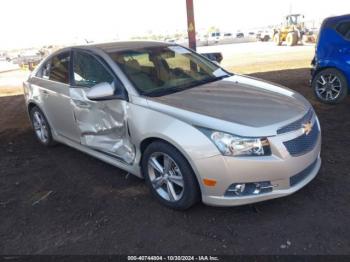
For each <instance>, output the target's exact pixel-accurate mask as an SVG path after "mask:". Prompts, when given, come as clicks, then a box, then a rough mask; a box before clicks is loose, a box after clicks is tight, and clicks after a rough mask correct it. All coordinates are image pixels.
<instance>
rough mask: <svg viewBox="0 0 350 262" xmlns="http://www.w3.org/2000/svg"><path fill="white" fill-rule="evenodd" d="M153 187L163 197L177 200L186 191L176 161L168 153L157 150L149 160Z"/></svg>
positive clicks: (168, 199) (171, 200)
mask: <svg viewBox="0 0 350 262" xmlns="http://www.w3.org/2000/svg"><path fill="white" fill-rule="evenodd" d="M148 174H149V178H150V182H151V184H152V187H153V188H154V189H155V191H156V192H157V193H158V195H159V196H161V197H162V198H163V199H165V200H167V201H170V202H176V201H178V200H180V199H181V197H182V196H183V193H184V179H183V176H182V173H181V171H180V169H179V167H178V165H177V164H176V162H175V161H174V160H173V159H172V158H171V157H170V156H169V155H167V154H165V153H160V152H155V153H153V154H152V155H151V156H150V158H149V160H148Z"/></svg>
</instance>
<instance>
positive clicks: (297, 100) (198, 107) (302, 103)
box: [148, 75, 310, 128]
mask: <svg viewBox="0 0 350 262" xmlns="http://www.w3.org/2000/svg"><path fill="white" fill-rule="evenodd" d="M148 100H149V101H150V106H151V107H154V109H157V110H158V111H162V109H161V107H159V106H156V104H155V103H153V102H156V103H157V104H158V103H160V104H163V105H166V106H170V107H172V108H174V109H175V108H176V109H181V110H180V111H176V110H174V112H173V113H171V114H175V115H179V116H180V117H181V118H183V117H182V116H181V115H183V112H184V111H183V110H185V111H186V112H188V111H189V112H193V113H196V114H200V115H204V116H208V117H211V118H215V119H219V120H223V121H226V122H231V123H234V124H239V125H244V126H247V127H252V128H260V127H267V126H272V125H276V124H277V125H278V124H280V125H282V124H283V123H288V122H290V121H291V120H295V119H297V118H298V117H302V116H303V115H304V114H305V113H306V112H307V110H308V109H309V108H310V104H309V102H308V101H307V100H306V99H305V98H304V97H303V96H301V95H300V94H298V93H297V92H295V91H293V90H290V89H288V88H285V87H281V86H278V85H275V84H272V83H269V82H266V81H261V80H258V79H254V78H251V77H246V76H240V75H234V76H232V77H229V78H225V79H223V80H220V81H216V82H212V83H208V84H204V85H201V86H198V87H194V88H191V89H187V90H184V91H181V92H177V93H173V94H169V95H165V96H161V97H151V98H149V99H148ZM166 111H168V112H170V111H169V108H168V109H167V110H166ZM181 112H182V113H181ZM186 115H187V116H188V114H186ZM187 118H188V117H187Z"/></svg>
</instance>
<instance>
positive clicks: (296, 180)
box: [289, 159, 317, 187]
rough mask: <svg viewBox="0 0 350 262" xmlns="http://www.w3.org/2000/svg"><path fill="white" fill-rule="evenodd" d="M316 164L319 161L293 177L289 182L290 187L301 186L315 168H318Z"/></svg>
mask: <svg viewBox="0 0 350 262" xmlns="http://www.w3.org/2000/svg"><path fill="white" fill-rule="evenodd" d="M316 163H317V159H316V160H315V161H314V162H313V163H312V164H311V165H309V166H308V167H307V168H305V169H304V170H303V171H301V172H299V173H298V174H296V175H294V176H292V177H291V178H290V180H289V184H290V186H291V187H292V186H295V185H297V184H299V183H300V182H301V181H303V180H304V179H305V178H306V177H307V176H308V175H309V174H310V172H311V171H312V170H313V169H314V167H315V166H316Z"/></svg>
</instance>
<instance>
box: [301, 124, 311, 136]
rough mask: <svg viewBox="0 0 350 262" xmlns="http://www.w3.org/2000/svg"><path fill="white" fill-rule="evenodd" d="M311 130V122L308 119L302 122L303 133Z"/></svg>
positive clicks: (308, 132)
mask: <svg viewBox="0 0 350 262" xmlns="http://www.w3.org/2000/svg"><path fill="white" fill-rule="evenodd" d="M311 130H312V124H311V122H310V121H309V122H307V123H306V124H303V132H304V134H305V135H308V134H310V132H311Z"/></svg>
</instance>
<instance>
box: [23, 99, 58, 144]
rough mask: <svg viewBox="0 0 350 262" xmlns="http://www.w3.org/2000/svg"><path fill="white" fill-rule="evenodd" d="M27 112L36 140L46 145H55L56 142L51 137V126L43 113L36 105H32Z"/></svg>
mask: <svg viewBox="0 0 350 262" xmlns="http://www.w3.org/2000/svg"><path fill="white" fill-rule="evenodd" d="M29 114H30V119H31V122H32V126H33V129H34V132H35V136H36V138H37V139H38V141H39V142H40V143H41V144H42V145H44V146H47V147H49V146H53V145H55V144H56V143H55V141H54V140H53V138H52V133H51V127H50V125H49V122H48V121H47V119H46V117H45V115H44V113H43V112H42V111H41V110H40V109H39V108H38V107H37V106H34V107H33V108H32V109H31V110H30V112H29Z"/></svg>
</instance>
